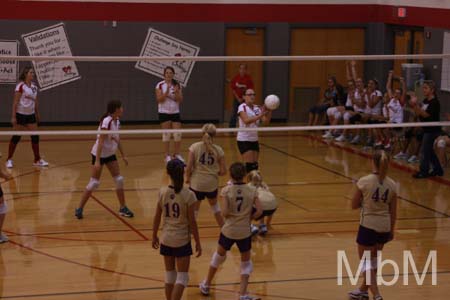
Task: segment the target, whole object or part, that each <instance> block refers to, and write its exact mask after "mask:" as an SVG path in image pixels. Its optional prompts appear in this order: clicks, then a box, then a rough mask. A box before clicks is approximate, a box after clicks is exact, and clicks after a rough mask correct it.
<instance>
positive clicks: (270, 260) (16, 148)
mask: <svg viewBox="0 0 450 300" xmlns="http://www.w3.org/2000/svg"><path fill="white" fill-rule="evenodd" d="M398 58H404V57H394V56H392V57H387V58H386V57H379V58H374V57H363V56H359V57H358V56H355V57H320V58H314V57H256V58H253V59H254V60H259V61H261V60H263V61H270V60H276V61H280V60H283V61H290V62H291V63H292V62H293V61H302V60H304V61H306V60H320V59H322V60H335V61H338V62H339V64H338V65H340V67H341V68H342V69H340V70H336V73H335V74H341V75H340V76H335V74H329V76H328V77H327V78H324V85H323V87H322V89H321V91H320V96H319V98H317V99H313V100H314V101H313V102H310V104H311V105H310V106H309V107H308V109H307V110H305V112H306V113H305V114H304V115H303V116H301V119H299V120H297V122H290V123H288V122H274V120H273V117H272V114H274V113H275V111H276V109H283V107H284V109H286V107H287V106H286V103H287V102H289V101H291V102H292V101H294V99H290V100H289V99H279V98H278V97H277V96H276V95H277V94H278V93H277V91H270V93H267V94H262V95H261V94H259V93H258V92H257V91H259V90H264V88H261V89H258V88H245V89H242V94H241V95H240V96H241V98H242V99H240V100H241V101H242V103H239V106H238V109H237V119H236V120H237V123H236V125H237V128H227V127H226V126H222V124H215V125H213V124H206V125H204V124H201V125H199V124H185V123H183V118H182V117H183V106H185V105H189V99H188V98H187V97H186V94H188V93H186V91H187V90H188V89H189V86H186V87H182V86H181V85H179V84H178V83H177V82H176V80H175V79H174V75H175V74H174V73H176V70H175V68H173V67H169V68H165V70H164V74H162V78H161V81H158V84H157V85H155V88H154V94H151V95H149V96H148V101H149V102H154V103H155V104H157V105H158V120H159V123H160V124H159V125H130V124H127V122H126V113H127V107H126V105H125V104H124V103H128V102H125V101H120V100H123V99H115V97H114V95H111V99H107V101H106V102H107V103H102V105H100V104H98V103H97V104H93V105H92V107H91V108H89V109H92V110H95V113H96V114H98V120H99V122H98V124H96V125H95V126H85V127H84V128H79V127H75V128H73V127H66V126H64V127H58V128H55V127H39V128H38V130H37V131H35V129H36V128H31V131H30V126H28V125H29V124H38V122H37V121H36V120H34V122H33V120H31V121H30V119H29V118H31V117H30V115H31V114H28V111H26V110H22V111H19V115H18V117H17V118H16V119H15V120H14V121H15V122H16V124H18V125H19V126H16V128H18V129H20V130H16V131H13V130H11V131H3V132H1V133H0V134H1V135H2V141H3V145H4V147H3V150H2V152H3V157H4V158H5V160H4V162H5V167H4V168H3V173H4V174H3V175H4V177H5V181H4V182H3V183H2V188H3V191H4V195H3V198H4V200H5V202H6V203H7V207H8V208H6V206H3V207H4V211H3V212H4V214H3V216H5V221H4V224H3V229H2V231H3V233H4V234H5V235H7V237H6V236H5V237H2V238H3V239H4V240H5V242H6V239H9V241H8V243H4V244H2V245H1V246H0V247H1V252H0V259H1V260H2V262H3V264H2V265H3V266H4V269H3V270H2V273H3V276H2V278H3V279H2V280H1V288H0V291H1V295H2V297H4V298H20V297H28V298H39V297H55V298H63V297H72V298H74V297H75V298H77V299H98V298H100V299H122V298H133V299H144V298H149V297H150V298H154V299H163V298H164V297H166V296H167V297H168V298H169V299H180V298H183V299H209V298H211V299H242V300H244V299H257V298H262V299H344V298H350V299H367V298H368V297H370V298H371V299H372V298H374V299H376V300H380V299H393V298H395V299H409V298H411V297H416V296H417V295H420V296H422V297H425V298H435V299H444V297H445V293H446V288H445V286H448V283H450V282H449V281H450V277H449V272H450V264H449V261H450V260H449V257H448V253H449V251H448V250H449V247H448V237H449V231H448V228H449V217H450V209H449V206H448V197H449V193H448V186H449V184H450V180H449V177H448V174H447V173H448V172H447V171H448V169H447V157H446V153H447V151H448V150H447V149H448V148H447V145H448V143H447V141H448V135H447V133H445V126H448V125H449V123H448V122H447V121H445V122H440V121H439V118H437V119H436V120H434V119H430V118H429V116H431V115H433V114H435V113H436V112H435V111H434V110H430V109H431V108H430V107H431V106H433V107H434V105H435V103H436V102H433V101H439V100H438V98H437V99H436V96H437V94H438V91H437V87H436V86H435V85H434V83H433V82H431V81H426V80H425V81H418V82H413V83H412V85H410V86H408V84H409V83H408V82H407V81H406V78H403V77H402V75H401V74H395V73H394V72H392V71H389V72H387V73H386V74H385V78H366V76H365V74H363V73H362V72H361V71H360V70H361V69H363V68H361V66H362V65H363V64H364V61H365V59H378V60H380V61H381V60H383V59H389V60H392V59H398ZM424 58H425V59H428V58H427V57H424ZM20 59H21V60H28V61H29V60H30V57H26V58H24V57H22V58H20ZM36 59H42V58H36ZM49 59H50V60H53V59H54V58H49ZM106 59H108V60H117V61H121V60H124V58H98V61H99V62H102V61H104V60H106ZM125 59H126V60H127V61H131V60H137V59H143V58H125ZM146 59H147V60H150V59H151V58H146ZM187 59H192V60H196V59H197V60H199V61H198V62H197V64H200V63H208V62H202V60H215V61H223V60H235V61H241V62H242V64H243V65H245V64H246V63H245V61H250V60H252V58H250V57H246V58H243V57H240V58H233V57H217V58H201V57H199V58H187ZM71 60H75V61H77V60H80V62H79V63H80V64H86V65H90V64H95V63H96V62H81V61H83V58H77V57H73V58H71ZM91 60H92V58H91ZM166 60H168V61H171V60H173V58H166ZM24 65H25V64H24ZM168 65H169V66H170V65H171V64H170V63H168ZM30 70H32V69H30ZM30 70H29V71H30ZM249 71H250V72H251V70H249ZM358 71H360V72H359V73H358ZM27 76H31V75H29V73H26V74H25V77H23V78H24V79H23V80H22V82H24V84H25V85H26V86H25V87H22V89H20V86H19V85H20V83H19V84H18V86H19V87H16V94H15V95H18V94H17V93H19V94H20V95H18V97H19V98H18V101H19V102H20V101H24V103H25V102H26V101H25V100H24V99H22V100H21V99H20V97H21V96H22V95H25V94H26V95H27V97H31V98H32V97H33V93H34V92H33V91H32V87H33V86H36V88H38V85H37V83H35V79H34V77H27ZM30 78H32V80H29V79H30ZM28 80H29V81H28ZM27 88H30V91H24V89H27ZM61 88H64V86H62V87H61ZM37 93H38V97H39V99H40V103H44V102H45V93H44V92H42V93H41V92H39V91H38V89H37ZM269 94H272V95H270V96H269ZM35 97H36V96H35ZM41 99H42V100H41ZM296 100H297V99H296ZM300 100H302V101H304V102H305V103H308V101H309V100H310V99H306V98H305V99H300ZM170 101H171V102H170ZM168 102H170V103H169V104H168ZM20 105H21V104H19V106H18V107H20ZM41 105H44V104H41ZM218 105H219V104H218ZM279 105H280V107H281V108H279V107H278V106H279ZM25 106H26V105H25ZM22 108H23V107H22ZM35 109H36V108H35ZM199 109H201V108H199ZM288 109H290V108H289V107H288ZM33 112H36V111H33ZM438 113H439V116H440V115H445V112H443V111H439V112H438ZM23 115H25V117H23ZM35 117H36V113H35ZM439 127H443V129H444V130H441V128H439ZM68 129H70V130H68ZM28 136H31V138H28ZM36 136H38V137H39V139H38V140H36ZM18 137H20V138H18ZM430 141H431V142H432V146H431V149H432V153H431V154H430V153H428V152H426V151H429V150H430V149H429V148H427V147H426V146H423V143H430ZM29 144H31V147H30V145H29ZM7 145H8V146H7ZM37 145H38V146H37ZM37 147H38V148H37ZM28 148H30V149H31V150H30V149H28ZM36 149H39V152H36ZM5 150H6V151H5ZM424 151H425V154H424ZM424 155H425V156H426V155H435V156H433V158H428V166H426V167H428V169H426V170H425V169H424V168H425V167H424V165H425V164H424V163H423V162H421V160H423V159H424V158H423V157H424ZM421 157H422V158H421ZM436 159H437V161H436ZM41 160H42V161H43V162H48V165H46V164H44V163H43V162H42V161H41ZM8 162H10V163H9V164H8ZM437 162H439V166H441V169H439V168H437V167H436V166H437ZM373 172H374V173H373ZM387 182H389V184H387ZM366 190H369V192H367V193H369V194H370V195H369V196H367V195H366V194H365V192H366ZM375 192H376V193H375ZM368 199H369V200H373V202H374V203H376V204H375V205H376V206H375V207H374V206H373V205H374V204H373V203H372V202H370V203H369V204H367V200H368ZM367 205H368V206H367ZM361 207H363V208H364V209H365V210H366V212H367V210H369V212H370V210H373V211H374V213H373V214H375V215H376V214H379V215H382V217H381V218H377V217H374V216H373V214H372V215H371V214H370V213H369V215H364V210H363V212H362V217H361V218H360V216H359V213H360V208H361ZM394 207H395V209H394ZM352 208H353V209H352ZM5 213H6V214H5ZM250 219H251V221H249V220H250ZM158 227H159V228H160V229H161V228H162V230H160V231H157V230H154V229H155V228H158ZM388 233H389V234H388ZM191 234H192V241H191ZM234 244H236V245H237V247H236V246H235V245H234ZM385 244H386V247H385V248H384V250H383V252H382V255H383V259H384V258H389V259H392V260H393V261H396V262H403V255H404V250H411V251H412V255H413V257H414V258H415V262H416V264H417V267H418V268H419V269H420V270H422V269H423V268H424V266H425V264H426V262H427V259H428V255H429V253H430V251H433V250H437V253H438V257H439V260H438V261H437V274H438V276H439V282H438V285H437V286H433V285H432V280H431V273H432V272H431V270H428V272H427V273H426V275H427V276H426V278H425V280H424V283H423V285H420V284H418V283H417V282H414V280H412V283H410V285H408V286H405V285H402V284H400V283H398V284H395V285H393V286H386V285H384V286H383V285H380V286H377V285H376V284H374V283H372V284H371V283H370V282H366V284H364V283H363V284H361V280H362V279H361V280H360V282H359V283H360V284H358V285H357V284H356V283H351V278H350V275H348V274H347V273H346V274H344V275H343V277H344V283H343V285H338V284H337V281H338V277H339V276H338V275H339V274H337V273H336V270H337V264H338V261H337V253H338V251H343V253H345V254H346V256H347V257H348V261H349V263H350V266H351V267H352V269H353V272H355V271H356V270H357V267H358V264H359V262H360V259H359V257H358V250H359V249H363V248H364V247H365V248H364V249H365V250H367V249H374V248H373V247H374V245H385ZM152 246H153V248H155V249H152ZM358 247H359V248H358ZM361 247H362V248H361ZM156 249H157V250H156ZM199 254H201V255H200V256H199V257H196V256H198V255H199ZM163 257H164V259H163ZM373 258H375V262H373V261H372V260H371V263H372V264H369V265H365V267H364V268H365V269H363V271H364V272H365V273H374V274H376V271H377V269H378V268H379V267H380V266H379V265H377V263H376V258H377V257H376V256H374V257H372V259H373ZM189 262H190V264H189ZM366 262H367V260H366ZM394 271H395V270H393V269H390V268H389V267H385V268H384V269H383V271H382V273H379V274H378V276H379V277H380V276H381V277H382V278H383V279H384V280H388V279H389V280H390V279H392V278H395V276H394V275H395V274H394V273H395V272H394ZM407 275H408V274H402V276H401V277H405V276H407ZM18 276H20V277H21V278H22V280H21V281H20V282H18V280H17V278H18ZM409 276H413V275H412V274H409ZM50 280H51V282H52V284H51V285H48V284H46V283H47V282H49V281H50ZM410 280H411V278H410ZM375 287H376V288H377V289H375ZM443 287H444V288H443ZM182 295H183V296H182Z"/></svg>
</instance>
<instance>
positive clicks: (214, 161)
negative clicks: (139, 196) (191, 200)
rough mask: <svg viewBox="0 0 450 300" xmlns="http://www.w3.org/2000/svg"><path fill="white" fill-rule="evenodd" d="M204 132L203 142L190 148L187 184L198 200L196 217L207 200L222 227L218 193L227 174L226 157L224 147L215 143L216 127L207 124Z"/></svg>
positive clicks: (203, 129)
mask: <svg viewBox="0 0 450 300" xmlns="http://www.w3.org/2000/svg"><path fill="white" fill-rule="evenodd" d="M202 132H203V137H202V141H201V142H196V143H194V144H192V145H191V146H190V147H189V158H188V163H187V168H186V183H188V184H189V188H190V189H191V191H193V192H194V193H195V196H196V197H197V200H198V201H197V203H196V209H195V214H196V216H197V214H198V210H199V208H200V203H201V201H202V200H203V199H205V198H207V199H208V202H209V205H210V206H211V210H212V212H213V213H214V217H215V218H216V222H217V224H218V225H219V226H220V227H222V225H223V217H222V214H221V213H220V206H219V203H217V191H218V188H219V176H223V175H225V174H226V173H227V170H226V167H225V155H224V152H223V150H222V147H220V146H218V145H216V144H214V143H213V138H214V137H215V136H216V126H214V124H210V123H209V124H205V125H204V126H203V128H202Z"/></svg>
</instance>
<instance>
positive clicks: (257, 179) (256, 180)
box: [247, 170, 265, 188]
mask: <svg viewBox="0 0 450 300" xmlns="http://www.w3.org/2000/svg"><path fill="white" fill-rule="evenodd" d="M247 180H248V182H249V183H251V184H252V185H253V186H255V187H263V188H265V184H264V183H263V181H262V176H261V174H260V173H259V172H258V171H257V170H253V171H251V172H250V173H248V175H247Z"/></svg>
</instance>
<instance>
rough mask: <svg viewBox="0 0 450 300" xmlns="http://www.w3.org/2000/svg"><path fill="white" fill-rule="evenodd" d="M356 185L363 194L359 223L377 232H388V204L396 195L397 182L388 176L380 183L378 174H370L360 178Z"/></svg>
mask: <svg viewBox="0 0 450 300" xmlns="http://www.w3.org/2000/svg"><path fill="white" fill-rule="evenodd" d="M356 186H357V187H358V189H359V190H360V191H361V193H362V195H363V200H362V203H361V218H360V224H361V225H362V226H364V227H366V228H370V229H373V230H375V231H377V232H390V231H391V214H390V210H389V206H390V204H391V201H392V200H393V197H394V196H395V195H398V185H397V183H396V182H395V181H394V180H392V179H391V178H389V177H386V178H385V179H384V180H383V182H381V183H380V182H379V178H378V175H376V174H370V175H367V176H364V177H362V178H360V179H359V180H358V182H357V183H356Z"/></svg>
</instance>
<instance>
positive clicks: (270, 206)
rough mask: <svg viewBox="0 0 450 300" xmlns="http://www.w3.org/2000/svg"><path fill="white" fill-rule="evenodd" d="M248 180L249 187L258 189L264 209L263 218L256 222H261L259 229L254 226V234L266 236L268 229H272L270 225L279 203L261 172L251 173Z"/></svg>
mask: <svg viewBox="0 0 450 300" xmlns="http://www.w3.org/2000/svg"><path fill="white" fill-rule="evenodd" d="M247 179H248V180H247V181H248V185H249V186H252V187H255V188H256V191H257V192H258V199H259V202H260V203H261V208H262V214H261V216H260V217H259V218H257V219H256V221H259V228H258V227H257V226H255V225H253V224H252V226H251V230H252V234H257V233H259V234H261V235H265V234H266V233H267V228H268V227H270V224H271V223H272V217H273V214H274V213H275V211H276V210H277V208H278V201H277V198H276V197H275V195H274V194H273V193H272V192H271V191H270V189H269V187H268V186H267V184H266V183H265V182H264V181H263V179H262V176H261V173H260V172H259V171H257V170H253V171H251V172H250V173H249V174H248V176H247Z"/></svg>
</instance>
